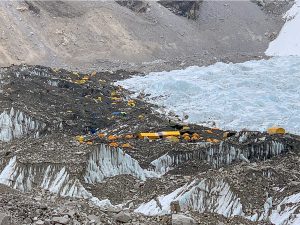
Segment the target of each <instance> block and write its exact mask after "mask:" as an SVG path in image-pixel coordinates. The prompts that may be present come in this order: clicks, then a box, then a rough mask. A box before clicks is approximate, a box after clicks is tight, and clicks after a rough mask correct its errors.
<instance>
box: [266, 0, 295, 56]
mask: <svg viewBox="0 0 300 225" xmlns="http://www.w3.org/2000/svg"><path fill="white" fill-rule="evenodd" d="M283 18H284V19H285V20H286V22H285V24H284V26H283V27H282V29H281V31H280V33H279V35H278V37H277V38H276V39H275V40H274V41H272V42H271V43H270V44H269V48H268V49H267V51H266V55H269V56H289V55H297V56H300V0H295V4H294V5H293V7H292V8H291V9H290V10H289V11H288V12H286V14H285V15H284V17H283Z"/></svg>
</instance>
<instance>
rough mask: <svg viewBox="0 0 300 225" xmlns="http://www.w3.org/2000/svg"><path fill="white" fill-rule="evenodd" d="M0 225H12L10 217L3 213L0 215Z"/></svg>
mask: <svg viewBox="0 0 300 225" xmlns="http://www.w3.org/2000/svg"><path fill="white" fill-rule="evenodd" d="M0 225H13V223H12V222H11V216H9V215H7V214H5V213H0Z"/></svg>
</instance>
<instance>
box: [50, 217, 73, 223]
mask: <svg viewBox="0 0 300 225" xmlns="http://www.w3.org/2000/svg"><path fill="white" fill-rule="evenodd" d="M52 221H53V222H54V223H58V224H68V223H69V221H70V219H69V218H67V217H61V216H56V217H53V218H52Z"/></svg>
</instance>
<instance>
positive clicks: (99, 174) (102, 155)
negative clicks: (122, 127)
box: [84, 145, 159, 183]
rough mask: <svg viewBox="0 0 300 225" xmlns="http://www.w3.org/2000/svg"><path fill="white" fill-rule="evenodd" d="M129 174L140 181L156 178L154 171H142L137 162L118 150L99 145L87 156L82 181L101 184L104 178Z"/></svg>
mask: <svg viewBox="0 0 300 225" xmlns="http://www.w3.org/2000/svg"><path fill="white" fill-rule="evenodd" d="M121 174H130V175H132V176H134V177H137V178H138V179H141V180H146V178H147V177H158V176H159V175H158V174H157V173H155V172H154V171H149V170H146V169H142V168H141V166H140V165H139V163H138V161H137V160H135V159H133V158H132V157H131V156H130V155H128V154H126V153H124V152H123V151H122V150H121V149H120V148H111V147H108V146H107V145H100V146H99V147H98V148H97V149H96V150H94V151H93V152H91V153H90V154H89V155H88V159H87V168H86V172H85V175H84V180H85V182H87V183H96V182H101V181H103V180H104V178H106V177H113V176H117V175H121Z"/></svg>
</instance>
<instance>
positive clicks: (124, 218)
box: [115, 211, 132, 223]
mask: <svg viewBox="0 0 300 225" xmlns="http://www.w3.org/2000/svg"><path fill="white" fill-rule="evenodd" d="M115 219H116V221H117V222H121V223H127V222H129V221H130V220H131V219H132V218H131V215H130V213H128V212H123V211H122V212H119V213H118V214H117V215H116V216H115Z"/></svg>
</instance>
